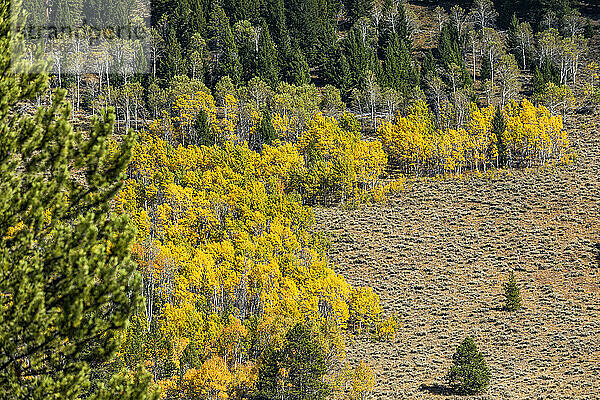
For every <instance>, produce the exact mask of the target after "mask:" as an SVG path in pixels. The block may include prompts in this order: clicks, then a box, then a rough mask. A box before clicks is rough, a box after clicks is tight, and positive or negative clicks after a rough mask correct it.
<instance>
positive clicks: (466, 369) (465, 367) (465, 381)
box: [447, 337, 490, 394]
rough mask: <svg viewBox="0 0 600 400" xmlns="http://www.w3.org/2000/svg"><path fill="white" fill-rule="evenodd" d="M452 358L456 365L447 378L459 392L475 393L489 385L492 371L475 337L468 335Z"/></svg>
mask: <svg viewBox="0 0 600 400" xmlns="http://www.w3.org/2000/svg"><path fill="white" fill-rule="evenodd" d="M452 359H453V361H454V365H453V366H452V367H451V368H450V371H449V372H448V376H447V380H448V383H449V384H450V385H451V386H452V387H453V389H454V390H455V391H456V392H457V393H460V394H475V393H479V392H481V391H483V390H484V389H485V388H486V387H487V386H488V385H489V382H490V371H489V369H488V366H487V364H486V362H485V359H484V358H483V355H482V354H481V353H480V352H479V351H478V350H477V346H476V345H475V342H474V341H473V339H471V338H470V337H467V338H466V339H465V340H464V341H463V342H462V343H461V344H460V346H458V348H457V349H456V353H454V355H453V356H452Z"/></svg>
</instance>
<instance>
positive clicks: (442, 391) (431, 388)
mask: <svg viewBox="0 0 600 400" xmlns="http://www.w3.org/2000/svg"><path fill="white" fill-rule="evenodd" d="M419 391H421V392H427V393H430V394H437V395H440V396H451V395H453V394H456V393H455V392H454V390H452V388H451V387H449V386H446V385H440V384H439V383H432V384H431V385H428V384H426V383H423V384H421V387H419Z"/></svg>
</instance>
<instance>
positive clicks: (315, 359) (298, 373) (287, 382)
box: [257, 323, 330, 400]
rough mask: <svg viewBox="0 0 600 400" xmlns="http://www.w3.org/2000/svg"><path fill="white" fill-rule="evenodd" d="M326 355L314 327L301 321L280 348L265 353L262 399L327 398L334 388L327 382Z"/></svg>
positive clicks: (261, 365) (260, 388)
mask: <svg viewBox="0 0 600 400" xmlns="http://www.w3.org/2000/svg"><path fill="white" fill-rule="evenodd" d="M326 369H327V368H326V363H325V354H324V351H323V349H322V347H321V345H320V344H319V342H318V341H317V340H316V338H315V335H314V334H313V333H312V331H311V329H310V327H308V326H306V325H304V324H301V323H299V324H297V325H296V326H294V327H293V328H291V329H290V330H289V331H288V332H287V333H286V336H285V341H284V343H283V347H282V348H281V349H280V350H273V349H269V350H266V351H265V352H264V353H263V355H262V356H261V360H260V362H259V370H258V382H257V389H258V396H257V397H258V398H261V399H273V400H275V399H281V398H287V399H298V400H299V399H302V400H323V399H326V398H327V397H328V396H329V394H330V388H329V385H328V384H327V383H325V382H324V381H323V377H324V375H325V373H326V372H327V371H326Z"/></svg>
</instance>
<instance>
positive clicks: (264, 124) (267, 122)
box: [260, 110, 277, 145]
mask: <svg viewBox="0 0 600 400" xmlns="http://www.w3.org/2000/svg"><path fill="white" fill-rule="evenodd" d="M260 138H261V141H262V143H263V144H267V145H271V144H273V141H274V140H275V139H277V132H276V131H275V127H274V126H273V122H272V121H271V111H269V110H266V111H265V112H264V113H263V118H262V121H260Z"/></svg>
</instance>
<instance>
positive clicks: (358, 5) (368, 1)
mask: <svg viewBox="0 0 600 400" xmlns="http://www.w3.org/2000/svg"><path fill="white" fill-rule="evenodd" d="M344 6H345V8H346V10H347V12H348V16H349V17H350V20H351V22H352V23H354V22H356V21H357V20H358V19H359V18H361V17H370V16H371V10H372V9H373V0H344Z"/></svg>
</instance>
